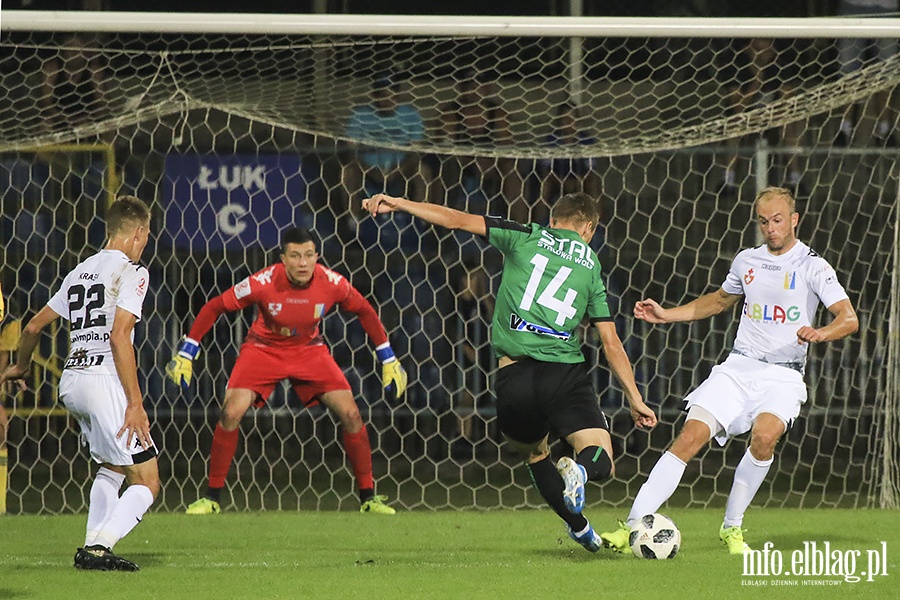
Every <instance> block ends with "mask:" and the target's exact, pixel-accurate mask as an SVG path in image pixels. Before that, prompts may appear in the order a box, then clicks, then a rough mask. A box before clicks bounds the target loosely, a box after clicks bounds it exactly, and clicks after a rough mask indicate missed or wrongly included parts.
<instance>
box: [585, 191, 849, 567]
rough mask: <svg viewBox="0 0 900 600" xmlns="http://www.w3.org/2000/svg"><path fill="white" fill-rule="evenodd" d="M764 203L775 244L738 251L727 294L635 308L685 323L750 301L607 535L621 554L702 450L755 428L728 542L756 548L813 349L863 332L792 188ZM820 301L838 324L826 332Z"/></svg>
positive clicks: (639, 313)
mask: <svg viewBox="0 0 900 600" xmlns="http://www.w3.org/2000/svg"><path fill="white" fill-rule="evenodd" d="M754 206H755V209H756V223H757V225H758V226H759V231H760V233H761V234H762V235H763V237H764V238H765V240H766V242H765V244H762V245H760V246H757V247H756V248H748V249H746V250H743V251H741V252H739V253H738V255H737V256H736V257H735V258H734V260H733V261H732V263H731V268H730V270H729V271H728V276H727V277H726V278H725V282H724V283H723V284H722V287H721V288H719V289H718V290H716V291H715V292H711V293H709V294H706V295H704V296H701V297H699V298H697V299H696V300H693V301H691V302H688V303H687V304H683V305H681V306H676V307H674V308H663V307H662V306H660V305H659V304H658V303H657V302H656V301H654V300H649V299H648V300H642V301H640V302H638V303H637V305H636V306H635V307H634V316H635V317H637V318H638V319H643V320H644V321H647V322H649V323H676V322H681V321H696V320H699V319H705V318H707V317H711V316H713V315H717V314H719V313H721V312H724V311H726V310H728V309H730V308H732V307H733V306H734V305H735V304H737V303H738V302H739V301H740V299H741V297H743V299H744V306H743V310H741V316H740V325H739V326H738V331H737V336H736V337H735V340H734V348H733V349H732V351H731V354H730V355H729V356H728V358H727V359H726V360H725V362H723V363H722V364H720V365H718V366H716V367H714V368H713V370H712V373H710V376H709V378H707V380H706V381H704V382H703V383H702V384H701V385H700V387H698V388H697V389H696V390H694V391H693V392H691V393H690V394H688V396H687V398H686V399H685V401H686V402H687V409H688V413H687V420H686V421H685V423H684V427H683V428H682V430H681V433H680V434H679V435H678V438H677V439H676V440H675V441H674V442H673V443H672V445H671V446H670V447H669V449H668V451H667V452H666V453H665V454H663V455H662V456H661V457H660V459H659V460H658V461H657V463H656V466H654V467H653V470H652V471H650V477H649V478H648V479H647V482H646V483H644V485H643V486H642V487H641V489H640V491H639V492H638V495H637V497H636V498H635V499H634V504H633V505H632V507H631V512H630V513H629V514H628V519H627V521H626V522H620V524H619V525H620V526H619V529H618V530H616V531H614V532H610V533H603V534H601V535H600V537H601V538H602V539H603V541H604V544H605V545H607V546H609V547H611V548H612V549H614V550H616V551H619V552H630V550H629V547H628V536H629V533H630V531H631V527H632V526H633V525H634V524H635V523H636V522H637V521H638V520H639V519H640V518H641V517H643V516H644V515H647V514H651V513H655V512H656V511H657V509H659V507H660V506H662V504H663V503H664V502H665V501H666V500H668V498H669V496H671V495H672V493H673V492H674V491H675V488H676V487H677V486H678V483H679V482H680V481H681V476H682V475H683V474H684V469H685V466H686V464H687V462H688V461H689V460H690V459H691V458H693V457H694V456H695V455H696V454H697V452H699V451H700V450H701V449H702V448H703V447H704V446H706V444H707V443H709V442H710V441H711V440H712V439H713V438H715V440H716V441H717V442H718V443H719V444H720V445H725V442H726V441H727V440H728V438H730V437H733V436H735V435H740V434H742V433H745V432H747V431H750V432H751V433H750V447H749V448H747V451H746V452H745V453H744V458H743V459H742V460H741V462H740V464H738V466H737V469H736V470H735V472H734V484H733V485H732V488H731V493H730V494H729V495H728V503H727V505H726V507H725V520H724V522H723V523H722V526H721V527H720V528H719V537H720V539H721V540H722V541H723V542H724V543H725V546H726V547H727V548H728V551H729V553H731V554H742V553H744V552H745V551H747V550H749V547H748V546H747V544H746V543H744V532H743V530H742V529H741V525H742V523H743V519H744V512H745V511H746V510H747V507H748V506H750V502H751V501H752V500H753V496H754V495H756V492H757V490H759V486H760V485H761V484H762V482H763V480H764V479H765V477H766V474H767V473H768V472H769V467H770V466H771V465H772V461H773V460H774V459H773V457H774V454H775V444H777V443H778V440H779V439H780V438H781V436H782V435H784V433H785V431H787V429H788V428H789V427H790V425H791V423H792V422H793V421H794V419H796V418H797V415H799V414H800V407H801V406H802V405H803V403H804V402H806V385H805V384H804V383H803V372H804V368H805V365H806V353H807V349H808V347H809V344H811V343H817V342H826V341H833V340H839V339H841V338H843V337H845V336H848V335H850V334H852V333H854V332H855V331H856V330H857V329H858V328H859V323H858V321H857V318H856V311H855V310H854V309H853V304H851V302H850V300H849V298H848V297H847V293H846V292H845V291H844V288H843V287H842V286H841V284H840V283H839V282H838V279H837V275H836V274H835V272H834V269H833V268H831V265H829V264H828V262H827V261H826V260H825V259H824V258H822V257H821V256H819V255H818V254H816V253H815V252H813V251H812V250H811V249H810V248H809V246H807V245H806V244H804V243H803V242H801V241H800V240H798V239H797V236H796V228H797V223H798V222H799V220H800V215H799V214H798V213H797V211H796V209H795V206H794V197H793V196H792V195H791V192H790V191H789V190H787V189H784V188H776V187H770V188H767V189H765V190H763V191H762V192H761V193H760V194H759V195H758V196H757V197H756V202H755V205H754ZM820 303H821V304H823V305H824V306H825V307H826V308H827V309H828V312H830V313H831V314H832V315H833V316H834V318H833V319H832V320H831V322H830V323H828V324H827V325H824V326H822V327H818V328H816V327H813V323H814V322H815V316H816V309H817V308H818V306H819V304H820Z"/></svg>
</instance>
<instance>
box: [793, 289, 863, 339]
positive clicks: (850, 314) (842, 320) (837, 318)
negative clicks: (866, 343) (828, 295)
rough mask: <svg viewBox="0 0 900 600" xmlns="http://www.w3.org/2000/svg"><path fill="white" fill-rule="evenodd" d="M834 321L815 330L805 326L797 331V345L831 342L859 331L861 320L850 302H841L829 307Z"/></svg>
mask: <svg viewBox="0 0 900 600" xmlns="http://www.w3.org/2000/svg"><path fill="white" fill-rule="evenodd" d="M828 311H829V312H830V313H831V314H832V315H834V319H833V320H832V321H831V323H829V324H828V325H826V326H824V327H820V328H818V329H815V328H813V327H809V326H803V327H801V328H800V329H798V330H797V343H798V344H803V343H804V342H813V343H814V342H831V341H834V340H839V339H841V338H844V337H847V336H848V335H851V334H854V333H856V332H857V331H859V318H858V317H857V316H856V310H855V309H854V308H853V304H852V303H851V302H850V300H840V301H838V302H835V303H834V304H832V305H831V306H829V307H828Z"/></svg>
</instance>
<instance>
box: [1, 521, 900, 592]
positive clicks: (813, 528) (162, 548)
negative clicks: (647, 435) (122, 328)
mask: <svg viewBox="0 0 900 600" xmlns="http://www.w3.org/2000/svg"><path fill="white" fill-rule="evenodd" d="M667 512H668V514H669V515H670V516H671V517H672V518H673V519H674V520H675V522H676V523H678V525H679V527H680V529H681V531H682V535H683V538H684V541H683V548H682V551H681V553H680V554H679V555H678V556H677V557H676V558H675V559H674V560H670V561H646V560H642V559H636V558H632V557H625V556H620V555H614V554H612V553H610V552H607V551H601V552H600V553H598V554H590V553H588V552H586V551H585V550H583V549H581V547H579V546H577V545H575V544H574V543H573V542H571V541H570V540H569V539H568V538H567V537H566V536H565V533H564V532H563V529H562V527H561V522H560V521H559V520H558V518H557V517H556V516H555V515H553V514H552V513H551V512H550V511H549V510H540V511H535V510H524V511H512V510H504V511H490V512H475V511H466V512H437V513H435V512H411V513H400V514H398V515H396V516H394V517H383V516H372V515H360V514H358V513H354V512H332V513H301V512H265V513H232V514H223V515H220V516H212V517H187V516H185V515H180V514H170V513H151V514H149V515H147V517H146V518H145V519H144V522H143V523H142V524H141V525H140V526H139V527H138V528H136V529H135V530H134V531H133V532H132V533H131V534H130V535H129V536H128V537H126V538H125V539H124V540H122V542H120V543H119V545H118V546H117V547H116V551H117V552H118V553H119V554H121V555H122V556H124V557H127V558H129V559H132V560H134V561H136V562H137V563H138V564H140V565H141V567H142V570H141V572H140V573H98V572H82V571H76V570H75V569H74V568H73V567H72V556H73V554H74V551H75V548H76V547H77V546H78V545H80V542H81V540H82V536H83V530H84V521H85V517H84V515H63V516H48V517H45V516H5V517H2V518H0V541H2V543H0V598H9V599H11V600H19V599H30V598H34V599H40V600H44V599H47V600H52V599H56V598H60V599H69V598H88V599H94V598H96V599H103V598H127V599H128V600H141V599H143V598H160V599H165V600H174V599H179V598H190V599H198V600H199V599H205V598H215V599H217V600H227V599H230V598H253V599H267V598H303V599H308V598H330V599H355V598H368V599H382V598H385V599H389V600H403V599H407V598H415V599H417V600H419V599H432V598H434V599H443V598H460V599H466V600H472V599H475V600H478V599H482V598H484V599H494V598H497V599H505V598H510V599H519V598H523V599H529V598H535V599H545V598H561V599H573V600H577V599H584V600H591V599H600V598H647V599H656V598H661V599H665V600H670V599H671V600H679V599H690V600H697V599H699V598H715V599H717V600H718V599H720V598H728V597H731V596H739V597H741V598H745V597H749V598H763V597H766V598H823V597H825V598H841V599H842V600H843V599H844V598H848V597H860V598H861V597H863V596H865V597H866V598H897V597H898V592H897V589H898V585H900V560H898V557H900V515H898V513H897V512H892V511H879V510H843V509H819V510H815V509H806V510H796V509H761V508H753V509H751V511H750V515H749V516H748V519H747V520H746V522H745V526H746V527H748V528H749V530H748V532H747V534H746V537H747V541H748V542H750V543H751V545H754V546H755V547H761V546H762V543H763V542H764V541H771V542H773V543H774V544H775V548H776V549H779V550H781V551H782V552H783V554H784V555H785V557H786V558H785V562H786V563H787V564H789V562H790V560H789V557H790V554H791V552H792V551H793V550H796V549H799V548H802V543H803V541H805V540H809V541H817V542H820V543H821V542H824V541H826V540H827V541H829V542H831V544H832V546H833V547H834V548H837V549H839V550H841V551H848V550H862V551H863V554H862V559H861V561H860V564H859V566H858V567H857V572H859V571H861V570H865V568H866V566H865V550H867V549H874V548H878V547H879V546H880V542H881V541H882V540H884V541H886V542H887V557H888V566H887V572H888V576H886V577H884V576H881V577H878V578H877V579H876V581H874V582H871V583H869V582H866V581H861V582H859V583H842V584H841V585H839V586H834V587H808V586H797V587H780V586H779V587H774V586H773V585H772V581H773V580H775V579H782V580H783V579H786V578H784V577H781V578H775V577H758V578H755V580H757V581H762V580H766V581H767V582H768V584H769V585H768V586H766V587H762V588H758V587H748V586H746V585H742V583H743V582H746V581H747V580H749V579H750V578H747V577H743V575H742V568H743V565H742V560H741V558H739V557H732V556H729V555H727V554H726V553H725V551H724V547H723V546H722V545H721V543H720V542H719V540H718V537H717V535H716V532H717V529H718V526H719V523H720V522H721V511H719V510H672V511H667ZM587 514H588V516H589V517H590V518H591V520H592V521H593V523H594V524H595V526H597V527H598V529H601V530H602V529H608V528H610V527H612V526H613V525H614V523H615V518H616V517H617V516H621V515H620V514H619V513H618V511H615V512H614V511H613V510H610V509H602V508H589V509H588V510H587ZM787 579H790V578H787ZM794 579H798V578H794ZM800 579H818V580H821V579H825V578H822V577H820V578H812V577H810V578H800ZM831 579H832V580H840V578H831ZM864 579H865V578H864Z"/></svg>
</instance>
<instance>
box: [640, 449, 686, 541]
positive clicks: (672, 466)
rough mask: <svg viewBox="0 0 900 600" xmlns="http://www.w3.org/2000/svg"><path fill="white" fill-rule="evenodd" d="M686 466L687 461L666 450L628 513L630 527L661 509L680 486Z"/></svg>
mask: <svg viewBox="0 0 900 600" xmlns="http://www.w3.org/2000/svg"><path fill="white" fill-rule="evenodd" d="M685 466H687V465H686V463H685V462H684V461H683V460H681V459H680V458H678V457H677V456H675V455H674V454H672V453H671V452H666V453H665V454H663V455H662V456H661V457H660V458H659V460H658V461H656V465H655V466H654V467H653V470H652V471H650V477H648V478H647V481H646V482H645V483H644V485H642V486H641V489H640V491H638V495H637V497H635V499H634V504H632V505H631V512H630V513H628V525H629V527H634V524H635V523H637V522H638V520H639V519H640V518H641V517H643V516H644V515H649V514H653V513H655V512H656V511H657V510H659V507H660V506H662V505H663V502H665V501H666V500H668V499H669V496H671V495H672V493H673V492H674V491H675V488H677V487H678V483H679V482H680V481H681V476H682V475H684V468H685Z"/></svg>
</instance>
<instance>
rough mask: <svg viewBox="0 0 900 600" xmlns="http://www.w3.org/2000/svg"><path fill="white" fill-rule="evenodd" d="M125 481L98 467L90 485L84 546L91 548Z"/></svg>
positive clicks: (118, 474) (117, 475)
mask: <svg viewBox="0 0 900 600" xmlns="http://www.w3.org/2000/svg"><path fill="white" fill-rule="evenodd" d="M124 481H125V475H123V474H122V473H116V472H115V471H111V470H109V469H107V468H106V467H100V470H99V471H97V476H96V477H94V483H93V484H92V485H91V503H90V505H89V506H88V518H87V533H86V534H85V536H84V545H85V546H92V545H93V544H94V538H95V537H97V532H98V531H100V528H101V527H102V526H103V524H104V523H105V522H106V520H107V519H108V518H109V513H110V512H112V509H113V506H115V505H116V502H117V501H118V500H119V488H121V487H122V482H124Z"/></svg>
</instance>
